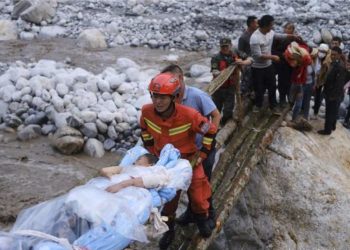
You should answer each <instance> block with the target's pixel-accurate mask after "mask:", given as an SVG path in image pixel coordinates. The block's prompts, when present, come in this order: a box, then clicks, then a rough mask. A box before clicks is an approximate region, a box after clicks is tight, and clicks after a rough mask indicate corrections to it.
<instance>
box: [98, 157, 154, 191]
mask: <svg viewBox="0 0 350 250" xmlns="http://www.w3.org/2000/svg"><path fill="white" fill-rule="evenodd" d="M158 160H159V159H158V157H157V156H155V155H153V154H150V153H147V154H144V155H141V156H140V157H139V158H138V159H137V160H136V161H135V162H134V164H133V165H134V166H137V167H150V166H153V165H155V164H156V163H157V161H158ZM122 170H123V167H120V166H111V167H104V168H102V169H101V170H100V175H101V176H104V177H107V178H109V179H111V178H112V176H113V175H116V174H120V173H121V172H122ZM146 179H147V178H146ZM146 181H147V180H146ZM130 186H133V187H142V188H146V187H147V186H149V185H147V184H146V185H145V183H144V180H143V178H141V177H137V178H132V179H130V180H125V181H122V182H119V183H117V184H114V185H111V186H109V187H108V188H106V191H107V192H110V193H116V192H118V191H119V190H121V189H123V188H126V187H130Z"/></svg>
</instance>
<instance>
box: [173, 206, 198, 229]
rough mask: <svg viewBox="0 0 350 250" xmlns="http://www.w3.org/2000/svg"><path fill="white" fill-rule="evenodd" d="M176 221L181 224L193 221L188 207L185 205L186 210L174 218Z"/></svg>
mask: <svg viewBox="0 0 350 250" xmlns="http://www.w3.org/2000/svg"><path fill="white" fill-rule="evenodd" d="M176 222H177V223H178V224H179V225H181V226H187V225H188V224H190V223H195V222H196V221H195V219H194V217H193V213H192V211H191V209H190V208H189V207H187V209H186V211H185V212H184V213H183V214H182V215H181V216H180V217H179V218H177V219H176Z"/></svg>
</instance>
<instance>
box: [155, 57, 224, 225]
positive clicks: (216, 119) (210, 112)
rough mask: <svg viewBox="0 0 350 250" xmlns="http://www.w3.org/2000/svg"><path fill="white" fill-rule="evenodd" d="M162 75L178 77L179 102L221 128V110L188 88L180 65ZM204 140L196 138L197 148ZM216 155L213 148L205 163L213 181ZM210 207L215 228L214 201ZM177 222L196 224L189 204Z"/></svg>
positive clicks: (164, 70)
mask: <svg viewBox="0 0 350 250" xmlns="http://www.w3.org/2000/svg"><path fill="white" fill-rule="evenodd" d="M161 73H171V74H174V75H175V76H176V77H178V79H179V81H180V93H179V98H177V101H178V102H179V103H181V104H183V105H185V106H187V107H191V108H194V109H195V110H197V111H198V112H199V113H201V115H203V116H205V117H207V118H208V119H210V120H211V122H212V123H214V125H215V126H216V127H218V126H219V123H220V119H221V115H220V112H219V110H218V109H217V108H216V106H215V103H214V102H213V100H212V99H211V97H210V96H209V95H208V94H207V93H205V92H204V91H202V90H200V89H198V88H196V87H191V86H187V85H186V84H185V82H184V74H183V71H182V69H181V67H180V66H179V65H176V64H170V65H169V66H167V67H165V68H164V69H163V70H162V71H161ZM202 140H203V136H202V135H201V134H197V136H196V145H197V148H201V147H202ZM215 154H216V149H215V147H212V148H211V150H210V152H209V153H208V157H207V159H205V160H204V161H203V167H204V172H205V175H206V176H207V178H208V180H209V181H210V179H211V173H212V170H213V165H214V161H215ZM209 202H210V207H209V218H210V220H211V221H210V226H211V227H215V210H214V207H213V205H212V201H211V200H210V201H209ZM177 222H178V223H179V224H180V225H187V224H189V223H193V222H195V220H194V218H193V215H192V212H191V209H190V204H188V207H187V209H186V211H185V213H183V214H182V215H181V216H180V217H179V218H178V219H177Z"/></svg>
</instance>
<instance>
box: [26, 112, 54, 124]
mask: <svg viewBox="0 0 350 250" xmlns="http://www.w3.org/2000/svg"><path fill="white" fill-rule="evenodd" d="M47 121H48V117H47V116H46V113H45V112H43V111H41V112H38V113H37V114H35V115H34V114H33V115H30V116H29V117H28V118H27V119H25V121H24V124H26V125H28V124H38V125H42V124H44V123H46V122H47Z"/></svg>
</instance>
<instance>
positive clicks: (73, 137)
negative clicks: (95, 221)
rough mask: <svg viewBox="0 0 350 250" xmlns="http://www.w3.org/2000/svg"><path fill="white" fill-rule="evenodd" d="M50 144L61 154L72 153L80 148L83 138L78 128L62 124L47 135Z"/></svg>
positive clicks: (82, 144)
mask: <svg viewBox="0 0 350 250" xmlns="http://www.w3.org/2000/svg"><path fill="white" fill-rule="evenodd" d="M49 139H50V142H51V145H52V146H53V147H54V148H56V149H57V150H58V151H60V152H61V153H63V154H68V155H70V154H74V153H78V152H80V151H81V150H82V148H83V146H84V139H83V136H82V134H81V133H80V131H79V130H76V129H74V128H71V127H68V126H63V127H61V128H59V129H58V130H57V131H56V132H55V134H54V135H52V136H49Z"/></svg>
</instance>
